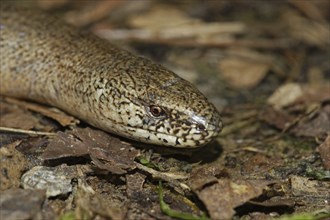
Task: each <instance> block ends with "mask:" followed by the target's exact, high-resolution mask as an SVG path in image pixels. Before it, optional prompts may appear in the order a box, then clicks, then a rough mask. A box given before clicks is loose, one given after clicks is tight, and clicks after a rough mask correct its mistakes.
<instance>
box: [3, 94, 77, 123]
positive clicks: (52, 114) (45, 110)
mask: <svg viewBox="0 0 330 220" xmlns="http://www.w3.org/2000/svg"><path fill="white" fill-rule="evenodd" d="M5 101H6V102H8V103H11V104H15V105H17V106H20V107H22V108H24V109H28V110H31V111H34V112H38V113H40V114H42V115H44V116H46V117H49V118H51V119H54V120H55V121H57V122H58V123H60V124H61V125H62V126H64V127H65V126H69V125H76V124H78V123H79V120H78V119H76V118H74V117H72V116H70V115H67V114H66V113H64V112H62V111H60V110H59V109H55V108H53V107H46V106H44V105H40V104H37V103H32V102H26V101H22V100H17V99H12V98H5Z"/></svg>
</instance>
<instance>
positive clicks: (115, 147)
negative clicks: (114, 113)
mask: <svg viewBox="0 0 330 220" xmlns="http://www.w3.org/2000/svg"><path fill="white" fill-rule="evenodd" d="M58 134H59V135H58V136H57V137H56V138H55V139H53V140H52V141H51V142H50V143H49V145H48V146H47V148H46V150H45V151H44V153H43V155H42V158H43V159H44V160H50V159H58V158H63V157H80V156H84V155H89V156H90V158H91V159H92V160H93V162H94V164H95V165H96V166H97V167H98V168H100V169H105V170H108V171H110V172H112V173H116V174H124V173H126V172H127V171H128V170H132V169H134V168H135V163H134V159H135V157H136V156H137V155H138V154H139V151H138V150H136V149H135V148H133V147H132V146H131V145H130V144H128V143H124V142H121V141H120V140H119V139H118V138H115V137H113V136H110V135H109V134H107V133H105V132H103V131H100V130H95V129H91V128H84V129H82V128H76V129H74V130H73V131H72V132H68V133H63V132H59V133H58Z"/></svg>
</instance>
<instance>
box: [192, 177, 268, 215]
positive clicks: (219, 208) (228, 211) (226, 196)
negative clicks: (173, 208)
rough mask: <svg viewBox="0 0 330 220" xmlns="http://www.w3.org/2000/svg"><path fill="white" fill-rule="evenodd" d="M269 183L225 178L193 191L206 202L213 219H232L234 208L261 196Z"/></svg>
mask: <svg viewBox="0 0 330 220" xmlns="http://www.w3.org/2000/svg"><path fill="white" fill-rule="evenodd" d="M267 184H268V183H267V182H266V181H254V180H231V179H227V178H224V179H218V180H217V182H216V183H214V184H211V185H205V187H204V188H203V189H201V190H194V189H193V191H194V192H195V193H196V194H197V196H198V197H199V199H200V200H201V201H202V202H203V203H204V205H205V206H206V208H207V210H208V211H209V213H210V216H211V218H212V219H230V218H232V217H233V215H234V214H235V211H234V208H236V207H237V206H239V205H242V204H244V203H245V202H247V201H249V200H250V199H252V198H255V197H257V196H259V195H260V194H261V193H262V190H263V189H264V187H266V186H267Z"/></svg>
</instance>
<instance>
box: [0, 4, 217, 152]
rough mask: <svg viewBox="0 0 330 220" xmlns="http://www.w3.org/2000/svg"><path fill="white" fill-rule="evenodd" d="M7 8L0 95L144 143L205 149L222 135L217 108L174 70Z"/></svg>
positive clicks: (2, 21) (2, 14)
mask: <svg viewBox="0 0 330 220" xmlns="http://www.w3.org/2000/svg"><path fill="white" fill-rule="evenodd" d="M0 7H1V8H0V94H2V95H5V96H12V97H18V98H24V99H30V100H34V101H37V102H41V103H47V104H50V105H53V106H56V107H58V108H60V109H63V110H64V111H66V112H68V113H69V114H72V115H74V116H76V117H78V118H80V119H82V120H84V121H86V122H87V123H89V124H91V125H93V126H95V127H97V128H100V129H103V130H105V131H108V132H112V133H115V134H118V135H121V136H124V137H127V138H130V139H133V140H138V141H141V142H145V143H152V144H157V145H165V146H172V147H180V148H189V147H198V146H202V145H204V144H206V143H208V142H210V141H211V140H212V139H213V138H214V137H215V136H217V135H218V133H219V132H220V130H221V128H222V123H221V120H220V115H219V113H218V111H217V110H216V109H215V107H214V106H213V105H212V104H210V103H209V102H208V101H207V99H206V98H205V97H204V96H203V95H202V94H201V93H200V92H199V91H198V90H197V89H196V88H195V87H194V86H193V85H192V84H191V83H189V82H187V81H185V80H183V79H182V78H180V77H178V76H177V75H175V74H174V73H173V72H171V71H169V70H167V69H165V68H164V67H162V66H160V65H158V64H155V63H153V62H151V61H149V60H147V59H145V58H141V57H137V56H135V55H133V54H131V53H129V52H127V51H124V50H121V49H118V48H116V47H114V46H113V45H111V44H110V43H108V42H107V41H105V40H102V39H99V38H98V37H96V36H94V35H92V34H89V33H82V32H81V31H78V30H77V29H75V28H74V27H71V26H70V25H67V24H65V23H63V22H61V21H60V20H59V19H58V18H53V17H50V16H49V15H45V14H43V13H41V12H39V11H32V10H27V9H24V10H22V9H17V8H12V7H8V6H0Z"/></svg>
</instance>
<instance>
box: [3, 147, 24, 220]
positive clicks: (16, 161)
mask: <svg viewBox="0 0 330 220" xmlns="http://www.w3.org/2000/svg"><path fill="white" fill-rule="evenodd" d="M20 143H21V141H15V142H13V143H11V144H8V145H5V146H0V161H1V163H0V170H1V171H2V172H0V191H3V190H6V189H10V188H16V187H19V185H20V178H21V175H22V173H23V171H24V170H25V169H26V167H27V163H28V162H27V159H26V158H25V157H24V155H23V154H21V153H20V152H19V151H17V150H16V147H17V146H18V145H19V144H20ZM0 219H1V218H0Z"/></svg>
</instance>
